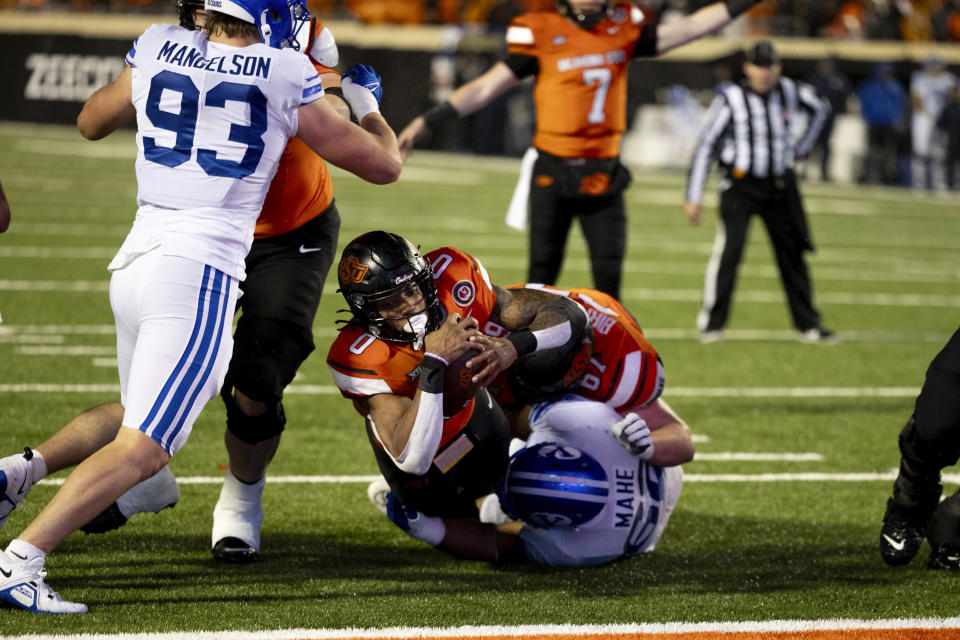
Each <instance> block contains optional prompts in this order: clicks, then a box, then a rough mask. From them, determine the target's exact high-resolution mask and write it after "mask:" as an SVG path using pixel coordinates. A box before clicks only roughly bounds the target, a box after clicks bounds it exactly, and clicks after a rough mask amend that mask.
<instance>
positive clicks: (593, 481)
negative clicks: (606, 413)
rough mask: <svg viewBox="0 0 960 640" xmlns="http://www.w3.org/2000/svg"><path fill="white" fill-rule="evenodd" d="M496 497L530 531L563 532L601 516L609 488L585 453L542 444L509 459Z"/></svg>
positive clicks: (553, 443) (519, 452)
mask: <svg viewBox="0 0 960 640" xmlns="http://www.w3.org/2000/svg"><path fill="white" fill-rule="evenodd" d="M497 493H498V495H499V497H500V504H501V505H502V506H503V508H504V510H505V511H506V512H507V513H508V514H509V515H511V516H513V517H514V518H517V519H519V520H523V521H524V522H526V523H527V524H530V525H533V526H536V527H544V528H560V529H568V528H572V527H576V526H579V525H582V524H584V523H586V522H588V521H590V520H592V519H593V518H595V517H596V516H597V515H598V514H599V513H600V512H601V511H603V508H604V507H605V506H606V504H607V498H608V496H609V495H610V482H609V480H608V478H607V474H606V472H605V471H604V470H603V466H601V464H600V463H599V462H597V461H596V459H595V458H594V457H593V456H591V455H590V454H588V453H586V452H585V451H581V450H580V449H577V448H576V447H571V446H569V445H565V444H559V443H555V442H543V443H540V444H537V445H534V446H532V447H529V448H526V449H521V450H520V451H518V452H517V453H515V454H514V455H513V457H512V458H511V459H510V466H509V468H508V469H507V474H506V475H505V476H504V477H503V479H502V480H501V483H500V487H499V490H498V492H497Z"/></svg>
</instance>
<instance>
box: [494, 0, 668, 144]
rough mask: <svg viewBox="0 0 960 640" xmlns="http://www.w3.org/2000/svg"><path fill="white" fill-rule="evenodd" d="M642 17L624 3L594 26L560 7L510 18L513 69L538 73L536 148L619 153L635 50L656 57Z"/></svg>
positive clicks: (652, 31) (650, 29) (650, 32)
mask: <svg viewBox="0 0 960 640" xmlns="http://www.w3.org/2000/svg"><path fill="white" fill-rule="evenodd" d="M642 21H643V13H642V12H641V11H640V10H639V9H637V8H636V7H633V6H631V5H630V4H629V3H623V2H621V3H618V4H617V5H616V7H615V8H614V10H613V12H612V14H611V15H610V16H608V17H607V18H605V19H604V20H601V21H600V22H599V23H598V24H596V25H594V27H593V28H592V29H590V30H586V29H582V28H580V27H578V26H576V25H575V24H573V22H571V21H570V20H569V19H567V18H565V17H564V16H562V15H560V14H559V13H557V12H556V11H549V12H543V13H526V14H523V15H521V16H518V17H517V18H515V19H514V20H513V22H511V23H510V28H509V29H508V30H507V47H508V50H509V53H510V58H508V59H507V61H506V62H507V64H508V66H510V68H511V69H512V70H513V71H514V73H517V74H518V75H527V74H528V73H536V74H537V81H536V84H535V86H534V89H533V101H534V104H535V106H536V116H537V118H536V120H537V131H536V133H535V134H534V137H533V146H534V147H536V148H537V149H540V150H542V151H546V152H547V153H551V154H553V155H555V156H561V157H564V158H613V157H616V156H618V155H619V154H620V138H621V136H622V135H623V132H624V130H626V126H627V66H628V64H629V62H630V59H631V58H633V57H634V56H635V55H656V26H655V25H641V23H642ZM516 56H527V57H530V58H534V59H535V63H531V64H523V63H522V62H519V61H518V59H517V58H516Z"/></svg>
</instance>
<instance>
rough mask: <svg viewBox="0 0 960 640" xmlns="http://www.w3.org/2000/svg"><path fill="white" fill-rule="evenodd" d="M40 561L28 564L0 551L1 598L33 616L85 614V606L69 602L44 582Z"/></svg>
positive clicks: (41, 560)
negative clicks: (33, 614)
mask: <svg viewBox="0 0 960 640" xmlns="http://www.w3.org/2000/svg"><path fill="white" fill-rule="evenodd" d="M46 575H47V572H46V571H43V558H39V557H38V558H34V559H33V560H30V561H29V562H24V561H22V560H18V559H17V558H15V557H13V556H11V555H10V554H9V553H6V552H3V551H0V598H2V599H3V600H5V601H7V602H8V603H10V604H12V605H13V606H15V607H19V608H21V609H26V610H27V611H32V612H33V613H86V611H87V605H85V604H82V603H79V602H68V601H66V600H64V599H63V598H61V597H60V594H58V593H57V592H56V591H54V590H53V589H51V588H50V587H48V586H47V583H46V582H44V577H46Z"/></svg>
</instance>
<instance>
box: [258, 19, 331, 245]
mask: <svg viewBox="0 0 960 640" xmlns="http://www.w3.org/2000/svg"><path fill="white" fill-rule="evenodd" d="M322 28H323V23H320V24H319V26H318V27H317V29H318V30H319V29H322ZM310 62H312V63H313V66H314V67H315V68H316V69H317V73H319V74H320V75H323V74H325V73H336V71H334V70H333V69H331V68H330V67H325V66H323V65H322V64H320V63H319V62H317V61H316V60H314V59H313V58H310ZM332 200H333V183H332V182H331V180H330V172H329V171H328V170H327V165H326V164H325V163H324V161H323V159H321V158H320V156H318V155H317V154H315V153H314V152H313V151H311V150H310V148H309V147H308V146H307V145H306V144H305V143H304V142H303V141H302V140H300V138H290V140H289V142H287V146H286V147H285V148H284V149H283V154H282V155H281V156H280V165H279V166H278V167H277V175H275V176H274V177H273V182H271V183H270V190H269V191H267V197H266V199H265V200H264V201H263V209H261V210H260V217H259V218H257V226H256V228H255V229H254V231H253V237H254V238H270V237H272V236H278V235H280V234H281V233H286V232H287V231H292V230H293V229H296V228H298V227H301V226H303V225H304V224H305V223H307V222H308V221H310V220H312V219H313V218H315V217H317V215H318V214H320V213H321V212H322V211H323V210H324V209H326V208H327V207H328V206H330V202H331V201H332Z"/></svg>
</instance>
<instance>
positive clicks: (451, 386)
mask: <svg viewBox="0 0 960 640" xmlns="http://www.w3.org/2000/svg"><path fill="white" fill-rule="evenodd" d="M478 353H480V350H479V349H467V350H466V351H464V352H463V355H461V356H460V357H459V358H457V359H456V360H454V361H453V362H451V363H450V364H448V365H447V367H446V370H445V371H444V373H443V417H444V418H449V417H450V416H452V415H453V414H455V413H457V412H458V411H460V410H461V409H463V408H464V407H465V406H466V405H467V403H469V402H470V401H471V400H472V399H473V396H475V395H476V393H477V391H479V390H480V385H479V384H478V383H476V382H474V381H473V371H471V370H470V369H468V368H467V361H469V360H470V358H472V357H474V356H475V355H477V354H478Z"/></svg>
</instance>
